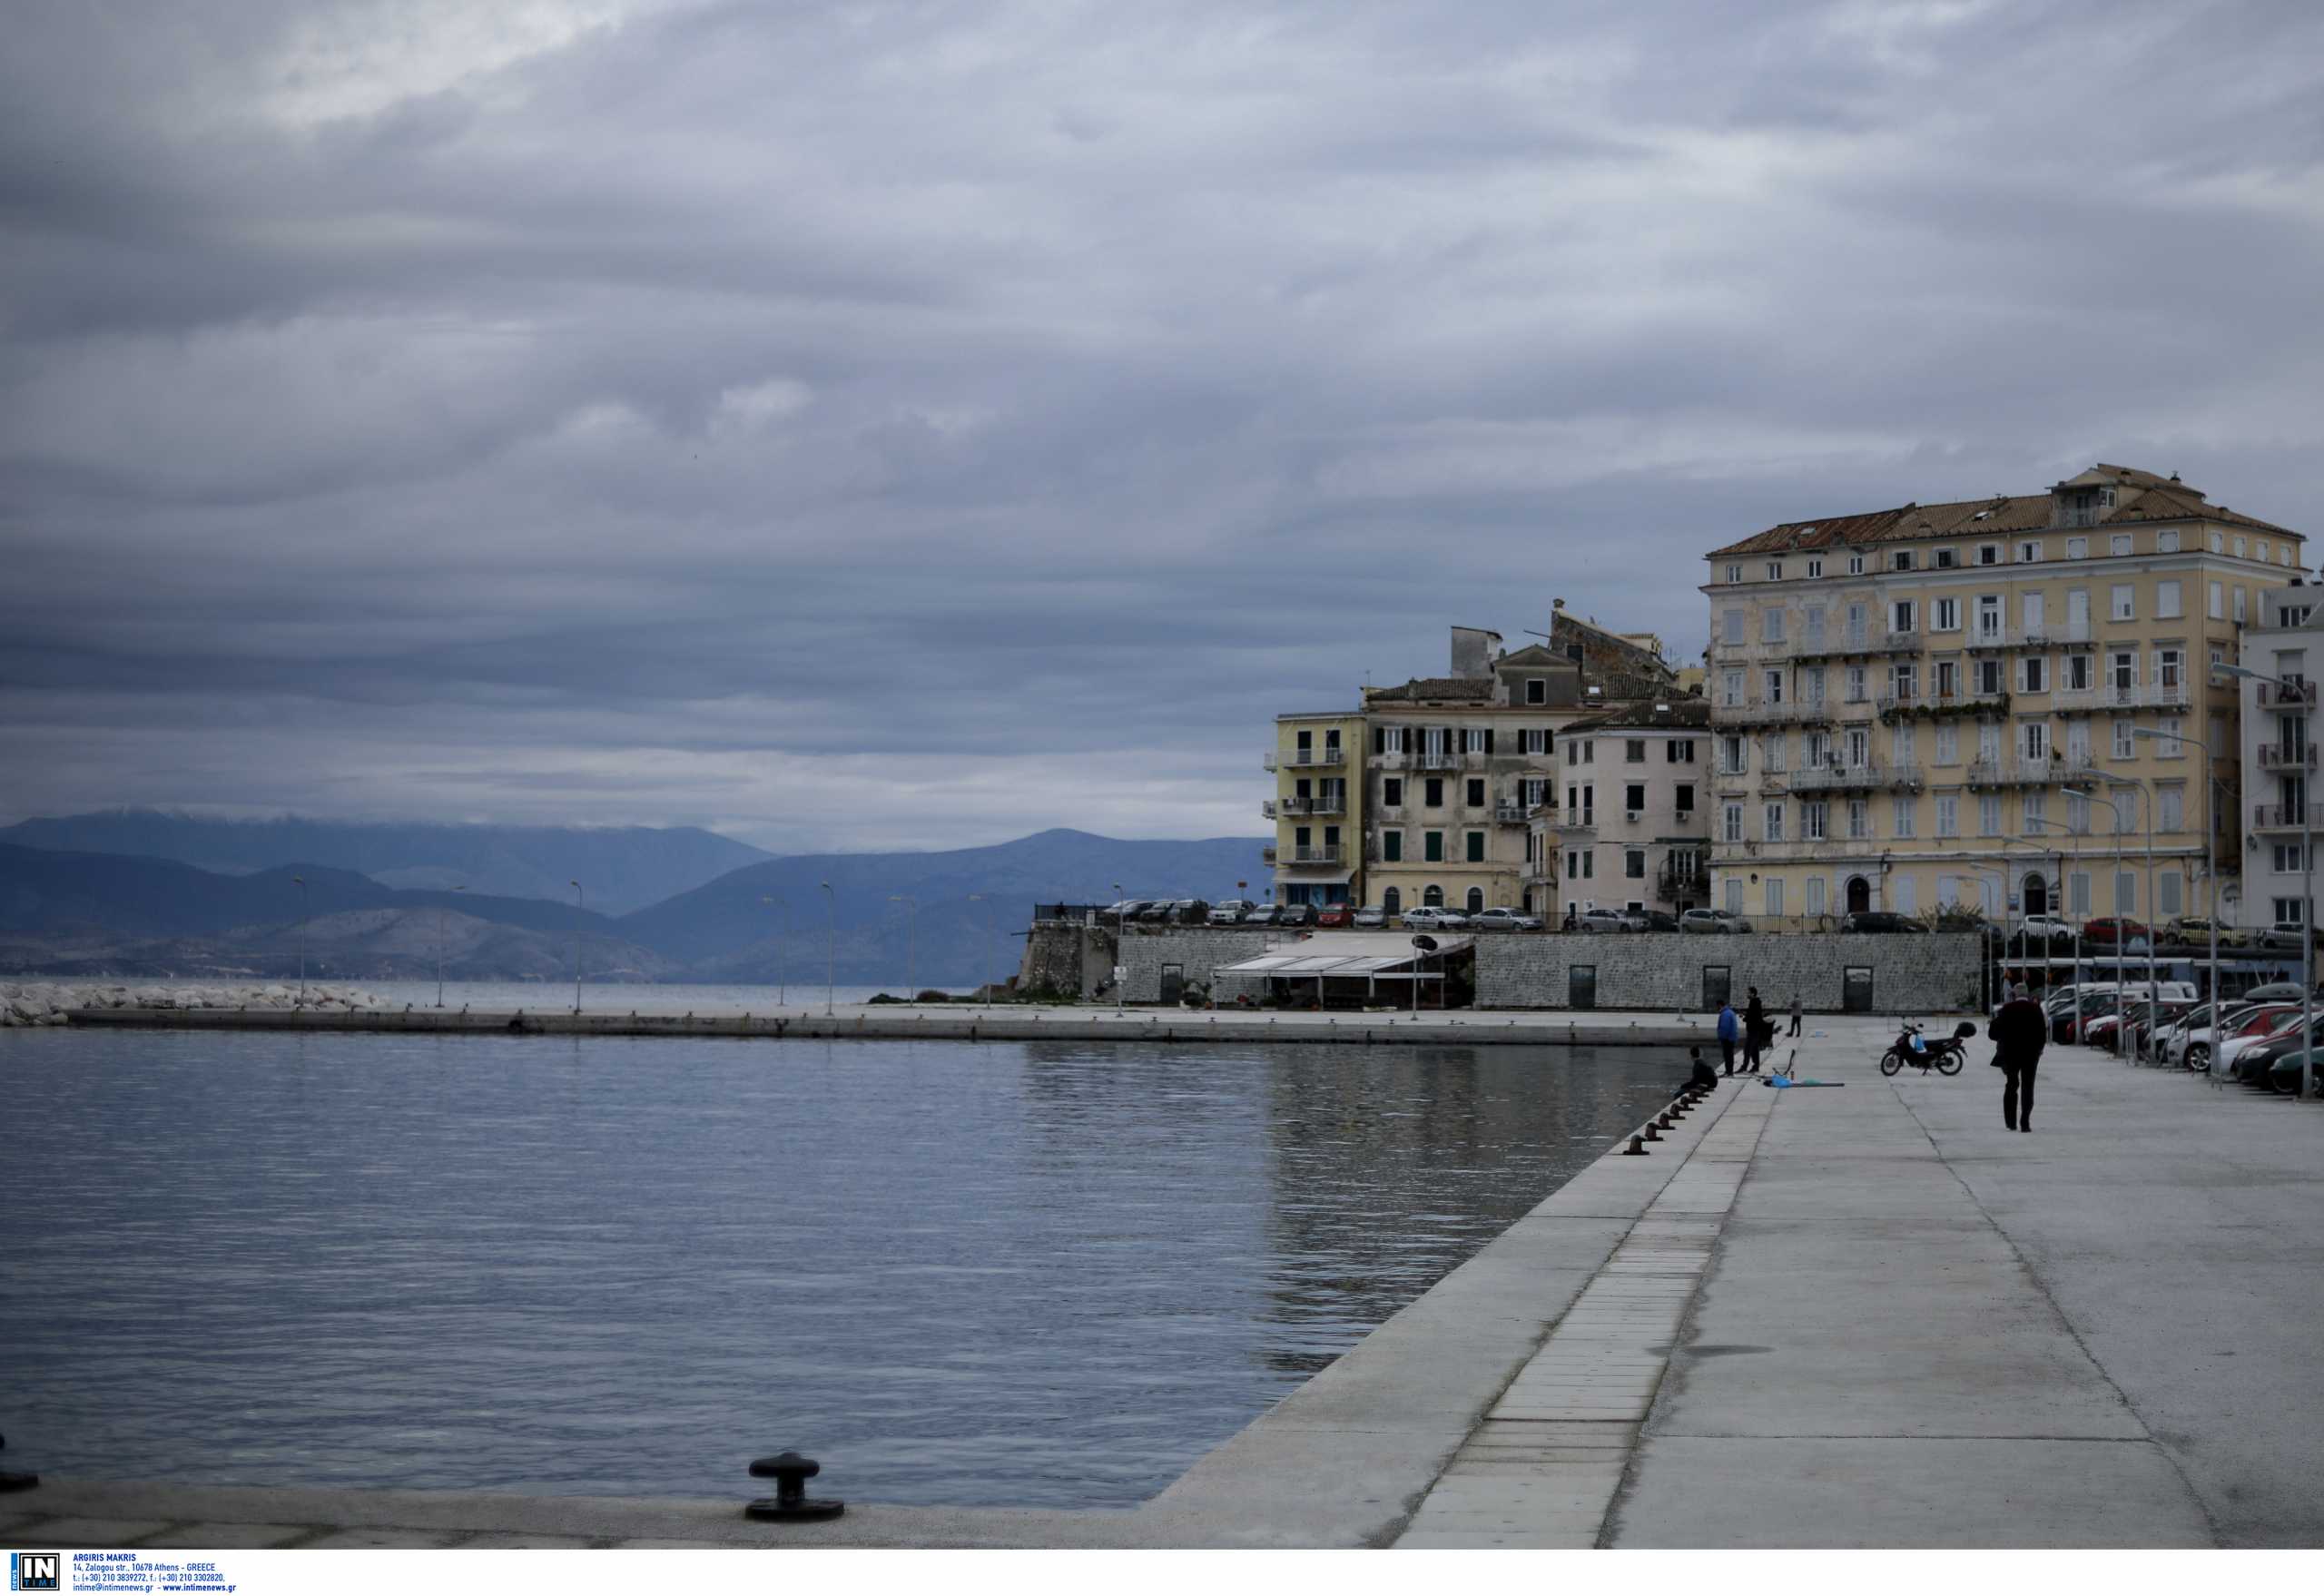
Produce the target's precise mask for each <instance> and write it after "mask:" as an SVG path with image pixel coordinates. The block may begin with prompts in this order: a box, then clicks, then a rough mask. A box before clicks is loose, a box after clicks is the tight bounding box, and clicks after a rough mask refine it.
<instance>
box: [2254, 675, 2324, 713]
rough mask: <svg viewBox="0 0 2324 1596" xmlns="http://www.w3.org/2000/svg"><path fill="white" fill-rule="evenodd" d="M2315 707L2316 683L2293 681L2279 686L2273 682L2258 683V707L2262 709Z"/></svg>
mask: <svg viewBox="0 0 2324 1596" xmlns="http://www.w3.org/2000/svg"><path fill="white" fill-rule="evenodd" d="M2303 705H2304V706H2305V707H2307V708H2309V709H2314V708H2315V707H2316V684H2315V683H2313V682H2299V681H2295V682H2294V683H2293V684H2292V685H2290V686H2289V687H2285V686H2279V685H2277V684H2275V683H2273V682H2262V683H2260V708H2262V709H2270V708H2280V709H2297V708H2300V707H2302V706H2303Z"/></svg>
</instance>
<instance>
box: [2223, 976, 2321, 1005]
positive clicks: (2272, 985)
mask: <svg viewBox="0 0 2324 1596" xmlns="http://www.w3.org/2000/svg"><path fill="white" fill-rule="evenodd" d="M2318 984H2319V987H2324V982H2319V983H2318ZM2243 1001H2245V1002H2247V1003H2297V1002H2299V982H2298V981H2296V980H2271V981H2270V982H2268V983H2267V984H2266V985H2264V986H2256V987H2253V988H2252V989H2251V990H2250V991H2248V992H2246V993H2244V994H2243Z"/></svg>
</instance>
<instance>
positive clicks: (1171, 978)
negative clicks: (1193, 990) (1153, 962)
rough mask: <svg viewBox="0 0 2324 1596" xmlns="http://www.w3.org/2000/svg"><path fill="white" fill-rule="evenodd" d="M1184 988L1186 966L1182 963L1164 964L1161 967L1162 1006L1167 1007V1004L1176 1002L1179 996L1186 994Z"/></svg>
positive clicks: (1185, 986) (1185, 983)
mask: <svg viewBox="0 0 2324 1596" xmlns="http://www.w3.org/2000/svg"><path fill="white" fill-rule="evenodd" d="M1186 990H1187V967H1186V966H1185V965H1183V964H1165V965H1164V966H1163V967H1162V1002H1163V1004H1164V1006H1165V1007H1167V1006H1168V1005H1170V1004H1172V1003H1175V1002H1177V1000H1179V999H1180V998H1182V997H1184V996H1185V995H1186Z"/></svg>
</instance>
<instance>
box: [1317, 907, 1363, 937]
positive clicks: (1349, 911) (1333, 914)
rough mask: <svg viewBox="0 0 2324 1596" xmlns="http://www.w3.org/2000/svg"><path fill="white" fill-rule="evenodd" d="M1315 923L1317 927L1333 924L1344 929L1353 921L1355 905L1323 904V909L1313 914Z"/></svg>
mask: <svg viewBox="0 0 2324 1596" xmlns="http://www.w3.org/2000/svg"><path fill="white" fill-rule="evenodd" d="M1315 923H1316V925H1318V926H1319V927H1320V926H1328V925H1335V926H1338V927H1340V928H1341V929H1342V930H1345V929H1346V928H1347V927H1349V926H1351V925H1354V923H1355V905H1354V904H1353V903H1326V904H1325V905H1324V908H1323V911H1322V912H1321V913H1319V914H1317V915H1316V916H1315Z"/></svg>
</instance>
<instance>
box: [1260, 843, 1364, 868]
mask: <svg viewBox="0 0 2324 1596" xmlns="http://www.w3.org/2000/svg"><path fill="white" fill-rule="evenodd" d="M1268 852H1277V850H1273V849H1270V850H1269V851H1268ZM1279 852H1281V854H1282V859H1281V863H1282V864H1283V865H1284V866H1285V868H1286V869H1290V870H1323V869H1327V868H1329V867H1331V866H1333V865H1338V864H1345V863H1346V862H1347V850H1346V849H1345V848H1344V847H1343V846H1341V845H1340V844H1339V843H1337V842H1319V843H1315V844H1313V845H1311V846H1309V847H1305V848H1300V847H1290V848H1285V849H1282V850H1280V851H1279ZM1270 862H1273V861H1270Z"/></svg>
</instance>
